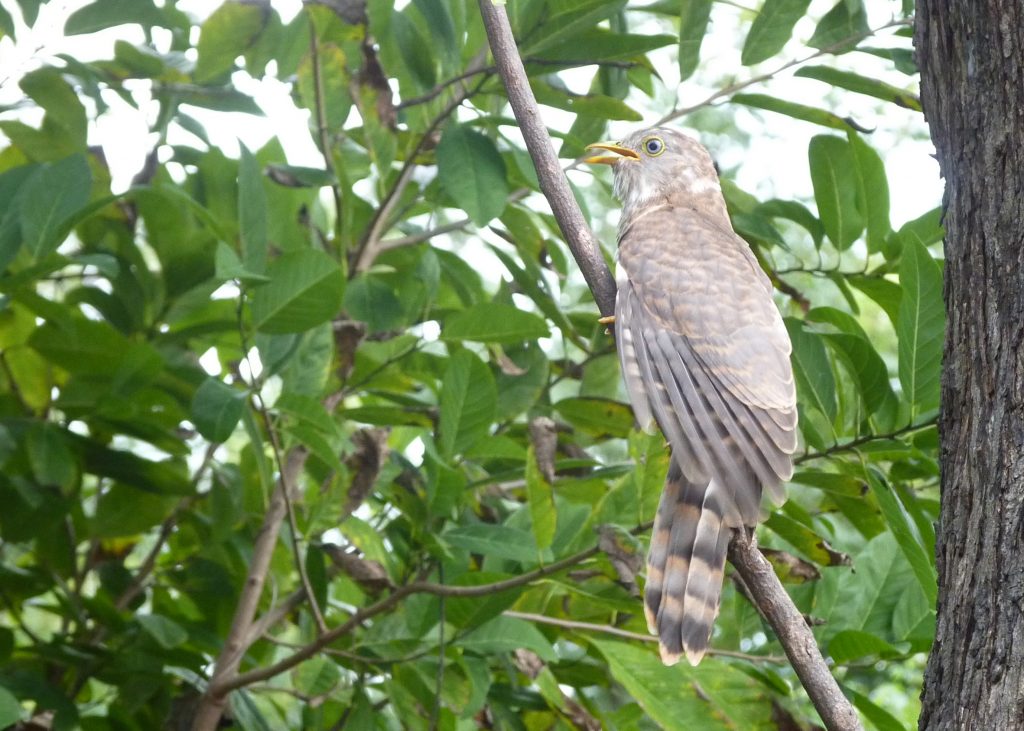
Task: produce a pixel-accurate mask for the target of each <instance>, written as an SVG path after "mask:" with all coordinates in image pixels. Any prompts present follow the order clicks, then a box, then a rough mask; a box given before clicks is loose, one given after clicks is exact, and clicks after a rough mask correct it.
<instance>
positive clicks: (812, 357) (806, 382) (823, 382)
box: [785, 317, 837, 422]
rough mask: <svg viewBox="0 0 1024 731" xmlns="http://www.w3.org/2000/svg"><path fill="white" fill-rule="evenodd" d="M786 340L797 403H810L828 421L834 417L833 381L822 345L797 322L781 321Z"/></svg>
mask: <svg viewBox="0 0 1024 731" xmlns="http://www.w3.org/2000/svg"><path fill="white" fill-rule="evenodd" d="M785 322H786V330H787V331H788V332H789V339H790V341H792V343H793V353H792V355H791V356H790V359H791V360H792V361H793V375H794V377H795V378H796V387H797V392H798V394H799V396H800V401H801V403H805V404H810V405H811V406H813V407H814V408H815V409H817V410H818V411H820V412H821V413H822V414H824V415H825V417H826V418H827V419H828V420H829V422H834V421H835V418H836V408H837V406H836V381H835V378H834V377H833V376H832V365H831V364H830V363H829V361H828V354H827V353H826V352H825V344H824V343H823V342H822V340H821V337H820V336H819V335H817V334H816V333H812V332H809V331H808V330H806V329H805V328H804V327H803V324H802V323H801V322H800V321H799V320H795V319H793V318H789V317H787V318H786V319H785Z"/></svg>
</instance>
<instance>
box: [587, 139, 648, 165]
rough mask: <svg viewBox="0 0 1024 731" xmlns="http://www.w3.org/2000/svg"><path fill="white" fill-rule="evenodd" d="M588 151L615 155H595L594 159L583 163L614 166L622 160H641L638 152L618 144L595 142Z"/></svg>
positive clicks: (588, 158) (588, 159) (589, 158)
mask: <svg viewBox="0 0 1024 731" xmlns="http://www.w3.org/2000/svg"><path fill="white" fill-rule="evenodd" d="M587 149H588V150H607V151H608V152H614V153H615V154H614V155H594V156H593V157H587V158H584V159H583V162H589V163H590V164H592V165H614V164H616V163H617V162H620V161H621V160H639V159H640V155H638V154H637V152H636V150H631V149H629V148H628V147H623V146H622V145H621V144H619V143H618V142H595V143H594V144H592V145H587Z"/></svg>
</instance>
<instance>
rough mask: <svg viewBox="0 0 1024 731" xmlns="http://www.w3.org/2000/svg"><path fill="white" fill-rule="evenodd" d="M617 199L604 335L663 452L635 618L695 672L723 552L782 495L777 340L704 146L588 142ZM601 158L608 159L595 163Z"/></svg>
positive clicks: (761, 280)
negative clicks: (613, 291) (612, 288)
mask: <svg viewBox="0 0 1024 731" xmlns="http://www.w3.org/2000/svg"><path fill="white" fill-rule="evenodd" d="M588 149H591V150H599V151H601V153H599V154H597V155H596V156H594V157H591V158H588V162H591V163H603V164H609V165H611V166H612V169H613V172H614V179H615V181H614V190H615V195H616V196H617V197H618V198H619V199H620V200H621V201H622V204H623V208H622V218H621V220H620V223H619V255H618V267H617V273H616V279H617V280H618V297H617V299H616V302H615V333H616V338H617V341H618V349H619V359H620V362H621V365H622V373H623V378H624V379H625V382H626V390H627V392H628V393H629V399H630V401H631V402H632V405H633V411H634V413H635V414H636V417H637V421H638V422H639V423H640V425H641V426H642V427H645V428H649V427H651V426H652V425H653V422H657V424H658V426H660V427H661V430H662V432H663V433H664V435H665V437H666V438H667V439H668V442H669V445H670V446H671V449H672V459H671V465H670V468H669V472H668V479H667V482H666V484H665V489H664V492H663V493H662V495H661V502H660V503H659V505H658V512H657V516H656V518H655V521H654V532H653V534H652V536H651V546H650V551H649V553H648V555H647V585H646V588H645V592H644V610H645V613H646V615H647V623H648V626H649V627H650V630H651V632H652V633H655V634H657V635H658V638H659V642H660V646H661V656H662V660H663V661H664V662H665V663H667V664H674V663H675V662H677V661H678V660H679V658H680V656H681V655H682V654H683V653H684V652H685V654H686V657H687V659H689V661H690V662H691V663H692V664H694V665H696V664H697V663H698V662H700V660H701V658H702V657H703V656H704V653H705V652H706V651H707V647H708V641H709V638H710V636H711V629H712V624H713V623H714V619H715V616H716V615H717V614H718V606H719V601H720V598H721V592H722V580H723V571H724V568H725V555H726V549H727V548H728V545H729V540H730V538H731V537H732V533H733V531H734V530H747V529H753V527H754V526H755V525H756V523H757V521H758V518H759V513H760V504H761V495H762V491H767V492H768V495H769V497H770V498H771V499H772V500H773V502H781V501H782V500H783V499H784V491H783V488H782V483H783V482H785V481H786V480H788V479H789V478H790V477H791V476H792V472H793V467H792V460H791V455H792V453H793V452H794V451H795V449H796V444H797V436H796V423H797V411H796V393H795V389H794V386H793V371H792V367H791V366H790V362H789V354H790V350H791V345H790V341H789V336H788V335H787V333H786V328H785V327H784V326H783V324H782V318H781V317H780V315H779V311H778V310H777V309H776V307H775V304H774V303H773V301H772V287H771V283H770V282H769V281H768V277H767V276H765V273H764V272H763V271H762V270H761V267H760V266H759V265H758V263H757V260H756V259H755V258H754V255H753V253H751V251H750V248H749V247H748V246H747V244H746V242H745V241H743V239H741V238H740V237H739V236H737V235H736V233H735V232H734V231H733V229H732V224H731V223H730V221H729V216H728V213H727V212H726V207H725V199H724V198H723V197H722V190H721V187H720V185H719V182H718V175H717V173H716V172H715V167H714V164H713V162H712V160H711V156H710V155H709V154H708V151H707V150H705V149H704V148H703V147H702V146H701V145H700V144H699V143H698V142H696V141H695V140H693V139H691V138H689V137H687V136H686V135H684V134H682V133H680V132H677V131H676V130H672V129H666V128H664V127H658V128H654V129H647V130H643V131H641V132H637V133H635V134H632V135H630V136H629V137H626V138H625V139H624V140H622V141H621V142H614V143H610V142H602V143H598V144H594V145H590V147H589V148H588ZM607 153H610V154H607Z"/></svg>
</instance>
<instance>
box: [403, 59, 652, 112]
mask: <svg viewBox="0 0 1024 731" xmlns="http://www.w3.org/2000/svg"><path fill="white" fill-rule="evenodd" d="M523 62H524V63H528V64H533V65H535V66H558V67H560V68H562V69H563V70H568V69H578V68H583V67H584V66H610V67H614V68H621V69H631V68H633V67H634V66H637V65H639V64H637V63H636V62H635V61H598V60H584V59H581V60H577V61H558V60H554V59H549V58H527V59H524V61H523ZM497 70H498V67H497V66H482V67H480V68H475V69H474V68H470V69H468V70H466V71H463V72H462V73H461V74H457V75H455V76H453V77H452V78H450V79H446V80H444V81H442V82H441V83H439V84H438V85H437V86H435V87H434V88H433V89H431V90H430V91H428V92H427V93H425V94H422V95H420V96H414V97H412V98H411V99H407V100H405V101H403V102H400V103H399V104H398V105H397V106H396V108H397V109H408V108H409V107H414V106H417V105H419V104H426V103H427V102H429V101H433V100H434V99H436V98H437V97H438V96H440V95H441V93H442V92H444V90H445V89H447V88H448V87H449V86H451V85H452V84H457V83H459V82H460V81H465V80H466V79H471V78H473V77H474V76H479V75H480V74H488V75H490V74H493V73H494V72H495V71H497Z"/></svg>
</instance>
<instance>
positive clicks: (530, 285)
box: [491, 207, 583, 347]
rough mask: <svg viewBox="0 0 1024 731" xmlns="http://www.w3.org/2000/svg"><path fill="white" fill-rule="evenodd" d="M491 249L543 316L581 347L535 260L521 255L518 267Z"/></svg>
mask: <svg viewBox="0 0 1024 731" xmlns="http://www.w3.org/2000/svg"><path fill="white" fill-rule="evenodd" d="M515 210H517V209H516V208H513V207H510V208H509V209H508V210H507V211H506V213H511V212H512V211H515ZM491 251H492V252H494V255H495V256H496V257H498V259H500V260H501V263H502V264H504V265H505V269H507V270H508V273H509V274H510V275H511V276H512V281H514V282H515V283H516V284H517V285H519V287H520V289H522V290H523V293H524V294H525V295H526V296H527V297H529V298H530V299H531V300H533V303H534V304H535V305H537V308H538V309H539V310H540V311H541V312H543V313H544V316H545V317H547V318H548V319H549V320H551V322H553V323H554V324H555V326H556V327H557V328H558V329H559V330H561V331H562V334H563V335H565V336H566V337H567V338H569V339H570V340H572V341H573V342H574V343H576V344H577V345H579V346H581V347H583V339H582V338H581V337H580V336H579V333H578V332H577V331H576V328H575V327H573V324H572V322H570V320H569V318H568V317H566V315H565V312H564V311H563V310H562V308H561V307H559V305H558V302H557V301H555V298H554V296H553V295H552V294H551V292H550V291H549V290H548V288H547V282H546V280H545V278H544V276H543V274H542V272H541V269H540V266H538V264H537V262H536V261H534V260H533V259H531V258H529V257H528V256H525V255H521V258H522V262H523V265H522V267H520V266H519V265H518V264H517V263H516V261H515V260H514V259H513V258H512V257H511V256H509V255H508V254H506V253H505V252H504V251H502V250H501V249H499V248H498V247H497V246H492V247H491Z"/></svg>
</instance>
